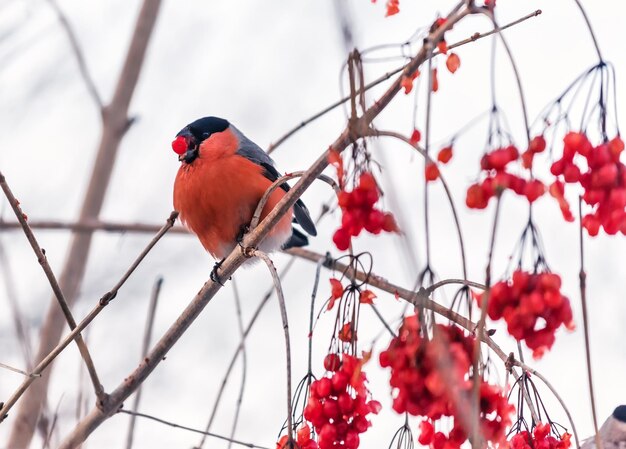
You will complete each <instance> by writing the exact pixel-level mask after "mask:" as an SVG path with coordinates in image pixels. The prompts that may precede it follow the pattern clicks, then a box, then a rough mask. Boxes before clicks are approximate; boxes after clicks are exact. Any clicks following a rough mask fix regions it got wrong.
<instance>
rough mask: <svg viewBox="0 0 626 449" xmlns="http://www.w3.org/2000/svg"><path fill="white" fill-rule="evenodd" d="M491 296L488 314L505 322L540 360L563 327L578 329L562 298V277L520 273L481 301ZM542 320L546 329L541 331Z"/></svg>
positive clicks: (491, 291) (518, 271) (550, 274)
mask: <svg viewBox="0 0 626 449" xmlns="http://www.w3.org/2000/svg"><path fill="white" fill-rule="evenodd" d="M487 294H488V304H487V313H488V315H489V318H491V319H492V320H499V319H501V318H504V320H505V321H506V323H507V329H508V332H509V334H511V335H512V336H513V337H514V338H515V339H516V340H518V341H524V342H525V343H526V345H527V346H528V347H529V348H530V349H532V350H533V357H535V358H540V357H541V356H542V355H543V354H544V353H545V351H547V350H549V349H550V348H551V347H552V345H553V344H554V340H555V337H554V334H555V332H556V330H557V329H558V328H559V327H561V326H562V325H563V326H565V327H566V328H567V329H569V330H573V329H574V322H573V319H572V309H571V306H570V302H569V299H568V298H567V297H565V296H563V295H562V294H561V278H560V276H559V275H558V274H554V273H550V272H545V273H530V272H527V271H522V270H517V271H515V272H514V273H513V275H512V276H511V279H508V280H503V281H500V282H498V283H496V284H494V285H493V286H492V287H491V290H490V292H489V293H483V294H482V295H480V296H479V297H478V298H477V299H478V302H479V304H480V303H481V302H482V301H483V300H484V298H485V297H486V296H485V295H487ZM538 319H541V320H542V322H543V327H541V328H538V326H537V320H538Z"/></svg>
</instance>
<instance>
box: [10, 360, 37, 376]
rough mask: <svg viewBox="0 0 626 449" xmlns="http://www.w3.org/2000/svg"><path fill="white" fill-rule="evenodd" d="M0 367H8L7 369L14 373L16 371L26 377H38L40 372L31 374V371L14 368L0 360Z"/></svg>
mask: <svg viewBox="0 0 626 449" xmlns="http://www.w3.org/2000/svg"><path fill="white" fill-rule="evenodd" d="M0 368H4V369H8V370H9V371H13V372H14V373H18V374H21V375H22V376H26V377H40V376H41V374H32V373H27V372H26V371H24V370H21V369H19V368H14V367H12V366H10V365H6V364H4V363H2V362H0Z"/></svg>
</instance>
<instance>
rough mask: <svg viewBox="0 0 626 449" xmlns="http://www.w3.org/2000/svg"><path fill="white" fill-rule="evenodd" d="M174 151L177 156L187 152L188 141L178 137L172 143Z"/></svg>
mask: <svg viewBox="0 0 626 449" xmlns="http://www.w3.org/2000/svg"><path fill="white" fill-rule="evenodd" d="M172 150H174V153H176V154H183V153H185V152H186V151H187V140H186V139H185V138H184V137H183V136H178V137H177V138H176V139H174V140H173V141H172Z"/></svg>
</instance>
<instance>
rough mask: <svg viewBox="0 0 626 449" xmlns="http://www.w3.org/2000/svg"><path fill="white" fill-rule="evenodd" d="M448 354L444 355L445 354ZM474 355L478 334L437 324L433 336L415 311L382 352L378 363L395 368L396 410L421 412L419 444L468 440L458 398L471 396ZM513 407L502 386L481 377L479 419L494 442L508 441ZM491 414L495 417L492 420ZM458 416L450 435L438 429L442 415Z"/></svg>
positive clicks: (438, 447) (439, 448) (450, 445)
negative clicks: (427, 335) (424, 330)
mask: <svg viewBox="0 0 626 449" xmlns="http://www.w3.org/2000/svg"><path fill="white" fill-rule="evenodd" d="M444 353H445V356H444ZM473 353H474V338H473V337H470V336H467V335H465V334H464V333H463V331H462V330H461V329H460V328H458V327H457V326H443V325H436V329H435V337H434V338H433V339H432V340H428V339H426V338H423V337H422V336H421V335H420V328H419V322H418V318H417V316H416V315H412V316H408V317H406V318H405V319H404V322H403V324H402V326H401V327H400V330H399V333H398V336H397V337H395V338H393V339H392V341H391V343H390V344H389V347H388V348H387V349H386V350H385V351H383V352H381V354H380V364H381V366H382V367H384V368H386V367H389V368H391V378H390V382H389V383H390V385H391V387H392V388H393V395H394V400H393V409H394V410H395V411H396V412H398V413H404V412H407V413H409V414H411V415H414V416H423V417H425V418H426V420H425V421H424V422H423V423H422V425H421V435H420V437H419V442H420V443H421V444H424V445H430V446H431V447H432V448H433V449H443V447H444V446H445V447H446V449H454V448H459V447H460V446H461V444H463V442H465V441H466V440H467V436H468V432H467V430H466V429H465V428H464V426H463V422H464V420H463V418H464V417H465V418H466V414H464V410H461V409H460V408H461V407H459V403H460V402H459V401H463V400H464V398H465V400H467V399H468V398H470V394H471V390H472V379H471V378H470V375H469V371H470V367H471V365H472V360H473V357H472V354H473ZM442 357H445V358H447V360H445V363H446V365H448V364H450V369H449V370H448V377H444V374H443V373H442V371H441V368H440V364H441V360H442ZM513 411H514V408H513V406H512V405H510V404H509V403H508V402H507V400H506V396H505V395H504V394H503V393H502V391H501V390H500V388H498V387H497V386H494V385H490V384H488V383H486V382H485V381H483V380H481V384H480V423H481V431H482V434H483V435H484V437H485V438H486V439H487V440H488V441H491V442H493V443H499V442H502V441H504V439H505V431H506V427H507V426H508V425H509V424H511V419H510V415H511V413H512V412H513ZM488 415H489V416H491V418H488ZM445 416H451V417H453V418H454V426H453V428H452V430H451V431H450V433H449V434H448V435H445V434H444V433H443V432H436V433H435V432H434V427H433V422H434V421H437V420H439V419H440V418H442V417H445Z"/></svg>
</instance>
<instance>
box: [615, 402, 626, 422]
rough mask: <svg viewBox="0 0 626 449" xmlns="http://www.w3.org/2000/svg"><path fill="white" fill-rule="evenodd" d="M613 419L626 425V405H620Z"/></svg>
mask: <svg viewBox="0 0 626 449" xmlns="http://www.w3.org/2000/svg"><path fill="white" fill-rule="evenodd" d="M613 418H615V419H617V420H618V421H620V422H623V423H626V405H618V406H617V407H616V408H615V410H614V411H613Z"/></svg>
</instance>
